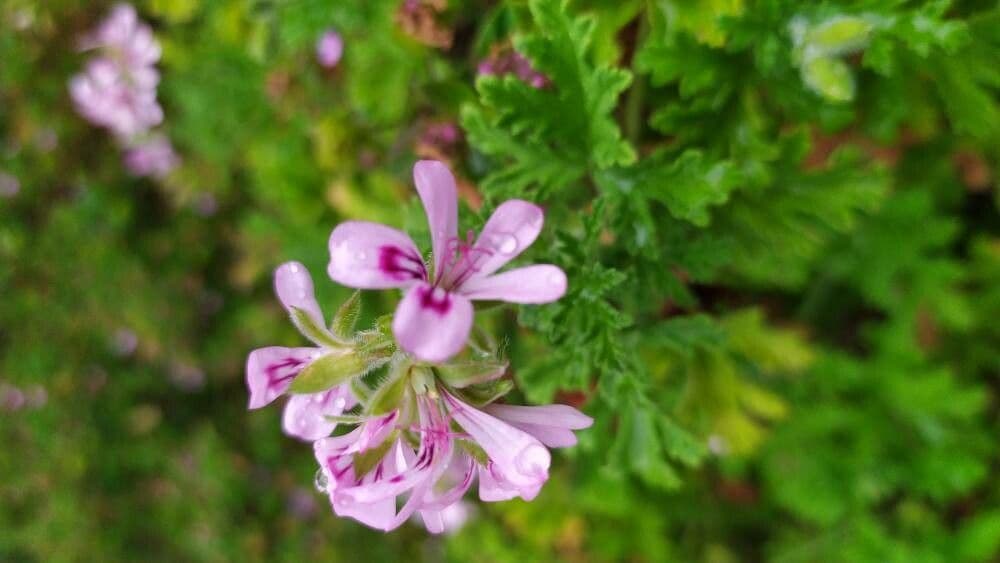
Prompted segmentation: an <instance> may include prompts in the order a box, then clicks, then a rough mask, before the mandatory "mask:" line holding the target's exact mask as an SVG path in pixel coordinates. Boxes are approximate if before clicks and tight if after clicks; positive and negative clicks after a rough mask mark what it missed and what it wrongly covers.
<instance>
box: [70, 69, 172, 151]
mask: <svg viewBox="0 0 1000 563" xmlns="http://www.w3.org/2000/svg"><path fill="white" fill-rule="evenodd" d="M158 80H159V76H158V75H157V73H156V70H155V69H152V68H140V69H135V70H134V71H132V72H130V73H126V72H123V71H122V69H121V68H119V67H118V65H117V64H116V63H115V62H113V61H112V60H111V59H108V58H104V57H100V58H97V59H94V60H92V61H90V63H88V64H87V67H86V69H84V72H83V73H82V74H78V75H76V76H74V77H73V78H72V79H71V80H70V83H69V91H70V96H71V97H72V98H73V102H74V103H75V104H76V108H77V111H79V112H80V115H82V116H83V117H85V118H86V119H87V120H88V121H90V122H91V123H94V124H95V125H99V126H101V127H106V128H108V129H110V130H111V132H113V133H114V134H115V135H117V136H118V137H120V138H122V139H129V138H131V137H133V136H135V135H138V134H140V133H143V132H145V131H147V130H148V129H149V128H150V127H153V126H155V125H158V124H159V123H160V122H161V121H163V110H162V109H161V108H160V104H159V103H157V101H156V83H157V81H158Z"/></svg>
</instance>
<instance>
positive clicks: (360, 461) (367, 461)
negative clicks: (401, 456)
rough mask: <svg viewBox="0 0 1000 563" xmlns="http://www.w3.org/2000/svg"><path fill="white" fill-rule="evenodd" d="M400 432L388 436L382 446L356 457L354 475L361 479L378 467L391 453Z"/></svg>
mask: <svg viewBox="0 0 1000 563" xmlns="http://www.w3.org/2000/svg"><path fill="white" fill-rule="evenodd" d="M397 432H398V431H393V432H392V433H391V434H389V435H388V436H386V438H385V440H383V441H382V443H381V444H379V445H378V446H375V447H374V448H370V449H367V450H365V451H363V452H361V453H359V454H357V455H355V456H354V475H356V476H357V477H358V478H360V477H361V476H363V475H367V474H368V472H369V471H371V470H372V469H374V468H375V466H376V465H378V462H380V461H382V458H384V457H385V454H386V453H388V452H389V448H391V447H392V445H393V444H394V443H395V442H396V434H397Z"/></svg>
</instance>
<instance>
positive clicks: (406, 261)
mask: <svg viewBox="0 0 1000 563" xmlns="http://www.w3.org/2000/svg"><path fill="white" fill-rule="evenodd" d="M378 267H379V269H380V270H382V272H383V273H384V274H386V275H387V276H389V277H391V278H393V279H396V280H400V281H405V280H410V279H414V280H424V279H427V268H426V267H425V266H424V262H423V260H421V259H420V257H419V256H415V255H413V254H409V253H407V252H406V250H403V249H402V248H399V247H398V246H389V245H386V246H383V247H381V248H379V257H378Z"/></svg>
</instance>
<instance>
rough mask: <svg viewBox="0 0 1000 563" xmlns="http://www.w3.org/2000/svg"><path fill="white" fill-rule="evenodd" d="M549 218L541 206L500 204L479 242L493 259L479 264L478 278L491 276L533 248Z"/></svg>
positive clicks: (518, 201)
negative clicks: (532, 245) (529, 248)
mask: <svg viewBox="0 0 1000 563" xmlns="http://www.w3.org/2000/svg"><path fill="white" fill-rule="evenodd" d="M544 222H545V214H544V213H543V212H542V208H541V207H538V206H537V205H535V204H533V203H531V202H528V201H524V200H520V199H511V200H507V201H505V202H503V203H502V204H500V207H497V209H496V211H494V212H493V215H491V216H490V219H489V221H487V222H486V226H484V227H483V232H482V233H480V234H479V238H478V239H476V248H482V249H485V250H488V251H489V255H488V256H486V257H485V258H483V259H481V260H479V261H478V262H477V263H476V269H477V270H478V271H477V273H476V276H477V277H480V276H488V275H490V274H492V273H493V272H495V271H497V270H499V269H500V268H501V267H503V265H504V264H506V263H507V262H510V261H511V260H513V259H514V258H516V257H517V256H518V255H519V254H521V253H522V252H524V250H525V249H526V248H528V247H529V246H531V243H533V242H535V239H536V238H538V233H540V232H542V224H543V223H544Z"/></svg>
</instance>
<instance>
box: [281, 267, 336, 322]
mask: <svg viewBox="0 0 1000 563" xmlns="http://www.w3.org/2000/svg"><path fill="white" fill-rule="evenodd" d="M274 292H275V293H277V294H278V299H279V300H280V301H281V304H282V306H284V307H285V310H287V311H288V313H289V314H292V313H293V312H294V311H293V310H292V308H293V307H294V308H297V309H302V310H303V311H305V312H306V313H308V314H309V316H310V317H311V318H312V320H313V322H314V323H316V326H318V327H323V326H324V325H325V324H326V323H324V322H323V312H322V311H321V310H320V308H319V303H318V302H317V301H316V294H315V291H314V289H313V281H312V276H310V275H309V270H307V269H306V267H305V266H303V265H302V264H301V263H299V262H285V263H284V264H282V265H280V266H278V268H277V269H276V270H275V271H274Z"/></svg>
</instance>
